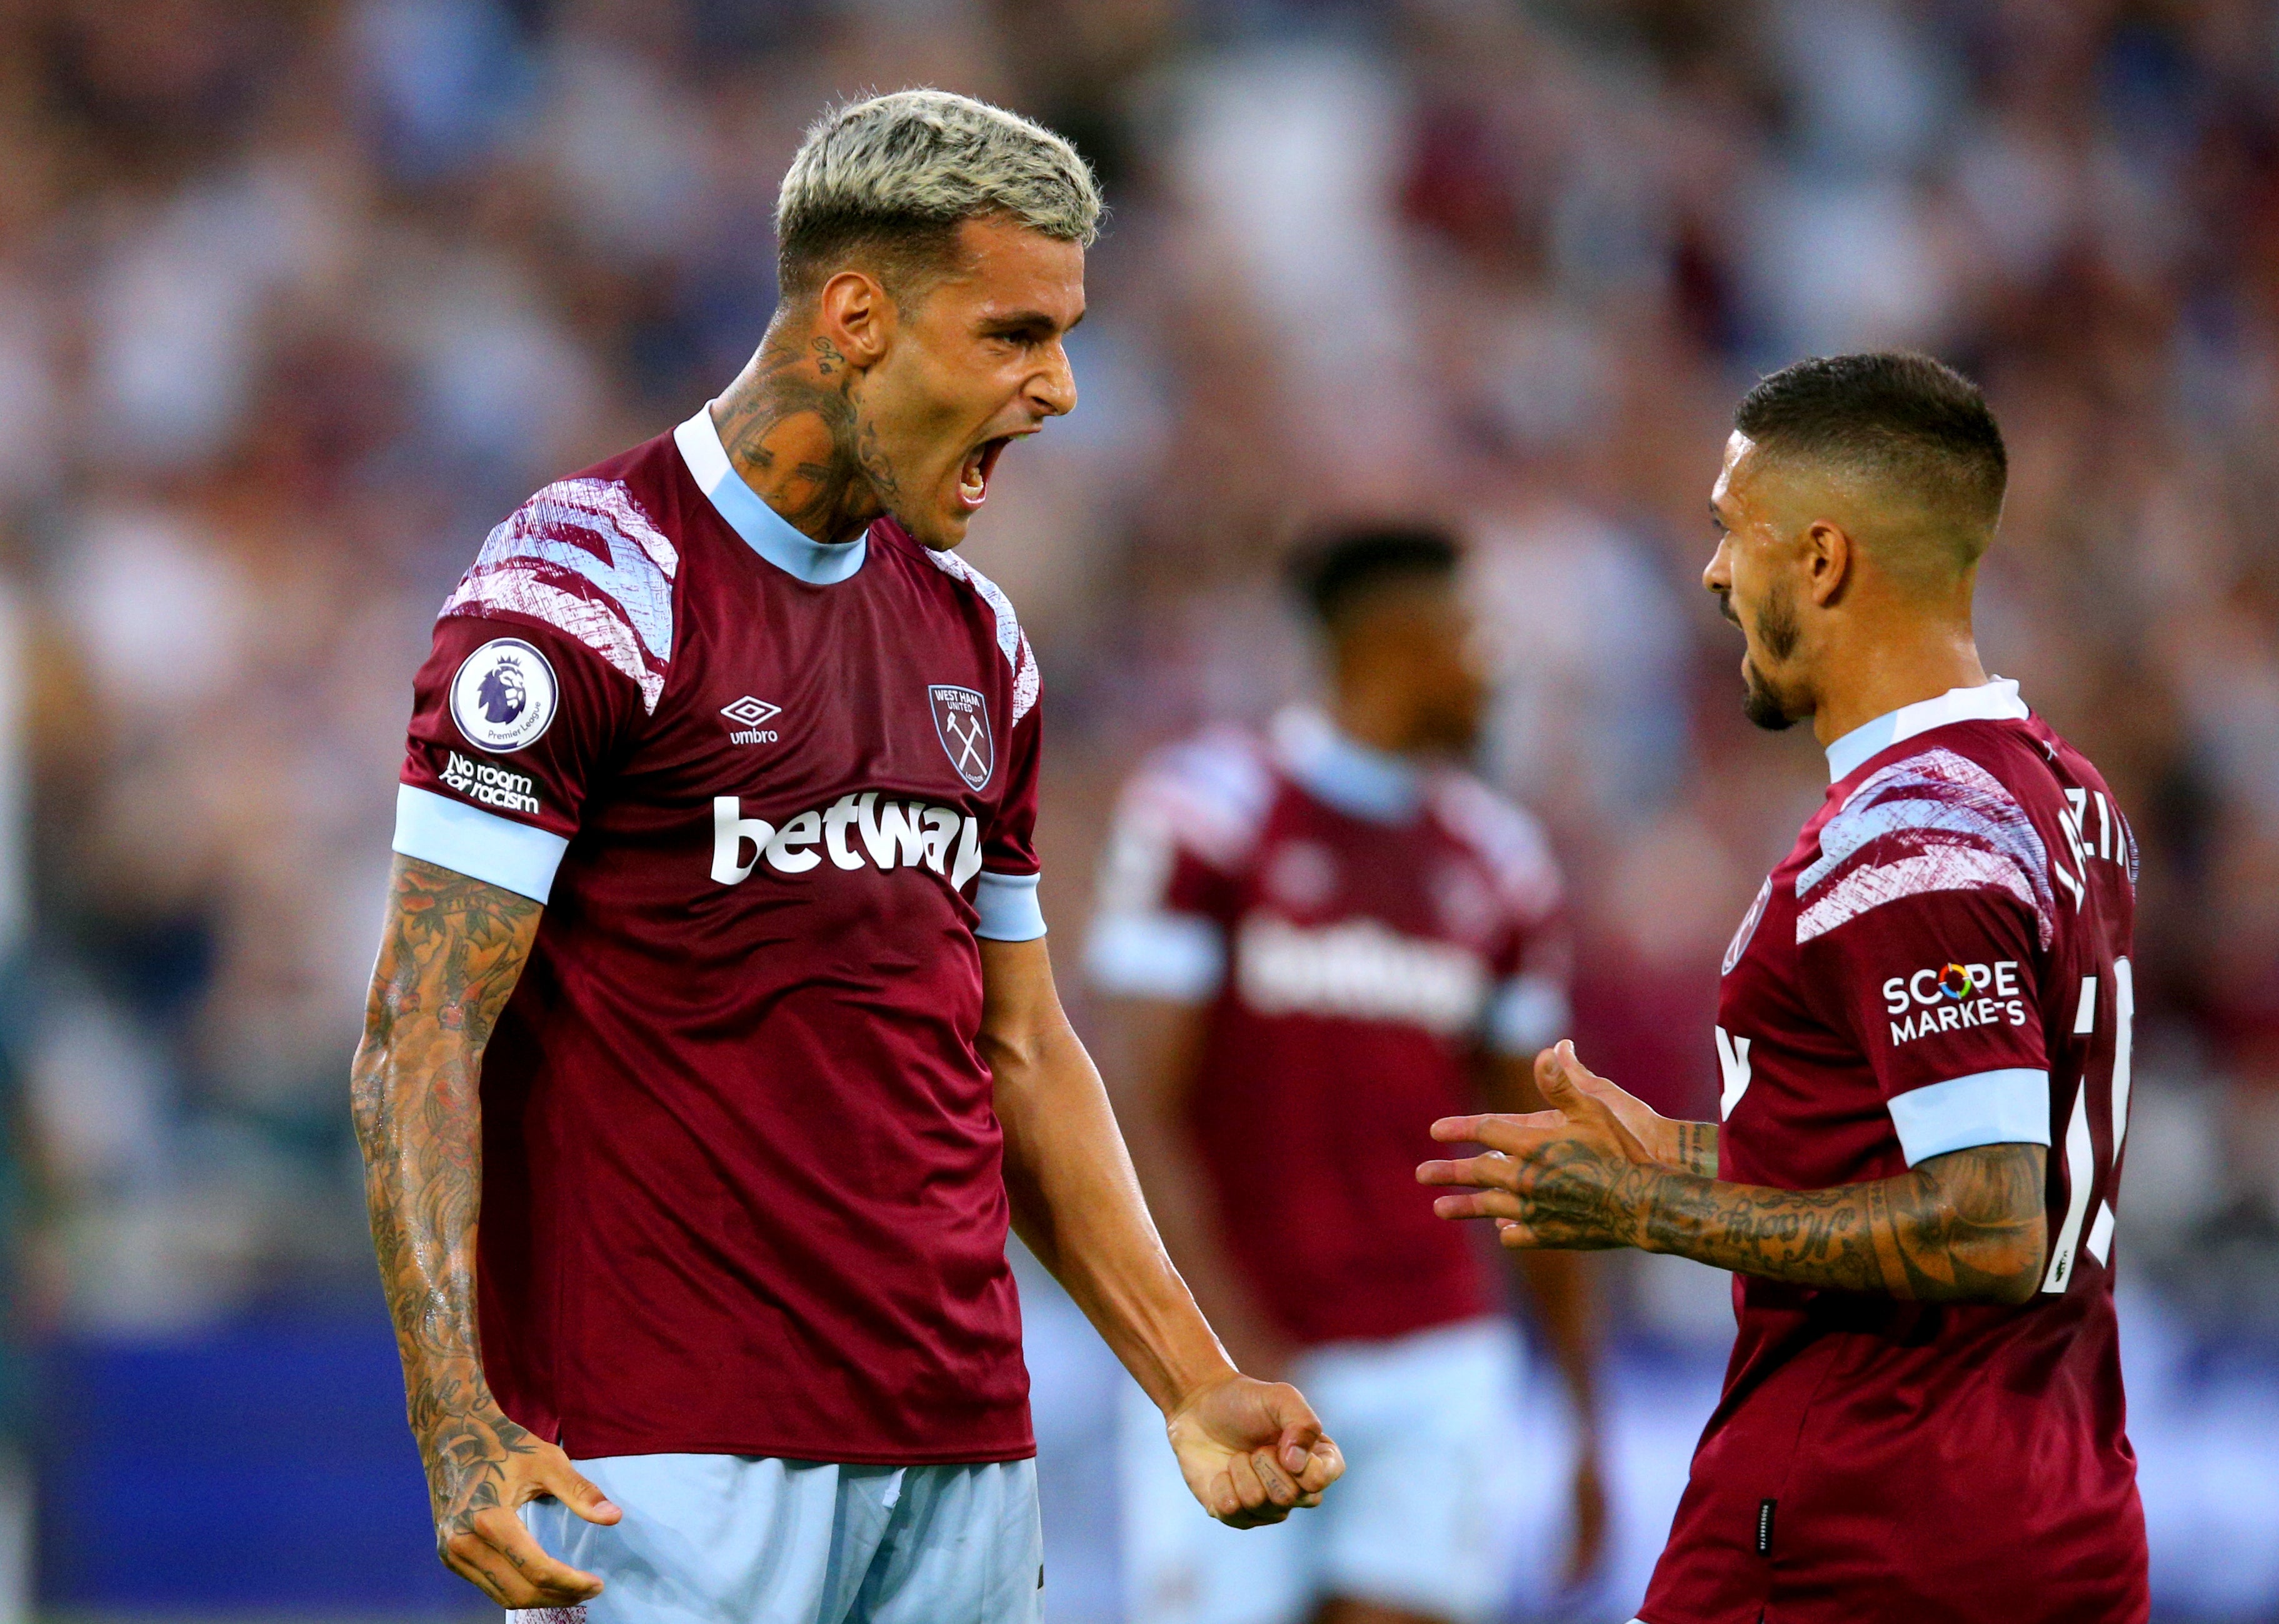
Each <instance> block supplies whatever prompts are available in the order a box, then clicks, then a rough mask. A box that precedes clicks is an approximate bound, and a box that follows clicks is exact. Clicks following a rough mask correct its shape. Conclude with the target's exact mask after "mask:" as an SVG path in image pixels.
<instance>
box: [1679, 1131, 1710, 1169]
mask: <svg viewBox="0 0 2279 1624" xmlns="http://www.w3.org/2000/svg"><path fill="white" fill-rule="evenodd" d="M1677 1165H1678V1166H1679V1167H1681V1168H1684V1169H1685V1170H1686V1171H1687V1172H1688V1173H1699V1174H1700V1175H1701V1176H1702V1177H1704V1178H1715V1177H1716V1176H1717V1124H1716V1123H1715V1122H1680V1123H1678V1124H1677Z"/></svg>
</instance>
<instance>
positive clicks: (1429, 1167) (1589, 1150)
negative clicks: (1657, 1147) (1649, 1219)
mask: <svg viewBox="0 0 2279 1624" xmlns="http://www.w3.org/2000/svg"><path fill="white" fill-rule="evenodd" d="M1535 1081H1536V1085H1537V1086H1538V1087H1539V1088H1540V1089H1541V1090H1542V1091H1543V1098H1544V1099H1546V1101H1548V1102H1549V1104H1550V1106H1551V1109H1549V1110H1547V1111H1530V1112H1526V1113H1523V1114H1505V1113H1496V1114H1489V1115H1478V1116H1447V1117H1443V1118H1441V1119H1440V1120H1439V1122H1434V1123H1433V1124H1432V1137H1433V1138H1436V1139H1438V1140H1439V1141H1441V1142H1442V1143H1443V1144H1477V1145H1486V1146H1487V1147H1488V1148H1487V1151H1486V1152H1485V1153H1484V1154H1482V1155H1477V1156H1472V1157H1469V1158H1466V1159H1465V1160H1463V1161H1428V1162H1426V1163H1424V1164H1423V1166H1422V1167H1420V1168H1417V1169H1416V1178H1417V1182H1418V1183H1419V1184H1446V1185H1454V1186H1461V1188H1460V1189H1459V1190H1458V1191H1457V1192H1456V1193H1454V1194H1452V1195H1444V1196H1441V1197H1439V1199H1436V1200H1435V1201H1434V1202H1433V1203H1432V1210H1433V1212H1435V1213H1436V1214H1439V1216H1441V1217H1443V1218H1492V1219H1494V1220H1495V1221H1496V1228H1497V1230H1498V1231H1499V1233H1498V1236H1497V1238H1498V1239H1499V1240H1500V1241H1501V1242H1502V1243H1503V1244H1504V1245H1506V1246H1509V1247H1512V1248H1515V1249H1518V1248H1523V1247H1552V1248H1560V1249H1566V1250H1574V1251H1592V1250H1598V1249H1602V1248H1606V1247H1610V1246H1637V1245H1643V1244H1644V1237H1645V1215H1646V1196H1647V1191H1648V1187H1649V1185H1650V1184H1651V1183H1652V1182H1653V1181H1654V1179H1655V1178H1657V1177H1660V1176H1665V1175H1667V1174H1668V1173H1669V1171H1670V1168H1669V1165H1668V1163H1667V1161H1666V1160H1665V1158H1663V1157H1662V1156H1660V1155H1657V1154H1656V1153H1654V1151H1653V1150H1650V1149H1649V1148H1648V1147H1647V1145H1646V1143H1645V1142H1644V1141H1643V1140H1642V1139H1641V1138H1640V1134H1641V1132H1644V1133H1647V1134H1657V1132H1658V1130H1656V1129H1655V1127H1654V1124H1656V1123H1660V1124H1661V1125H1662V1126H1663V1127H1669V1126H1672V1124H1670V1123H1669V1122H1668V1121H1667V1119H1665V1118H1663V1117H1661V1116H1659V1115H1656V1114H1655V1113H1654V1110H1653V1109H1652V1108H1651V1107H1648V1106H1647V1105H1646V1103H1645V1102H1644V1101H1643V1100H1640V1099H1636V1098H1634V1097H1633V1096H1631V1095H1630V1094H1626V1093H1624V1092H1623V1091H1622V1090H1621V1089H1619V1088H1616V1087H1615V1085H1614V1084H1612V1083H1609V1082H1608V1081H1607V1079H1606V1078H1604V1077H1601V1076H1593V1075H1592V1073H1591V1071H1590V1070H1589V1069H1587V1068H1585V1066H1584V1064H1583V1062H1582V1061H1579V1060H1577V1058H1576V1056H1575V1046H1574V1045H1573V1044H1572V1043H1571V1042H1566V1041H1562V1042H1561V1043H1560V1045H1559V1046H1557V1047H1556V1048H1551V1049H1546V1050H1544V1051H1543V1053H1540V1054H1539V1055H1537V1056H1536V1057H1535Z"/></svg>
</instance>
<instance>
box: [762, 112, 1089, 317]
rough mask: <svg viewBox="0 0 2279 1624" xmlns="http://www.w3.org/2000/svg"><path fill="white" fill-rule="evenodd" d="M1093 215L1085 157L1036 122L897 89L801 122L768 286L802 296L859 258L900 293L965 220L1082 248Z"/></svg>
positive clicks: (941, 259) (780, 199) (936, 258)
mask: <svg viewBox="0 0 2279 1624" xmlns="http://www.w3.org/2000/svg"><path fill="white" fill-rule="evenodd" d="M1100 212H1101V203H1100V187H1099V183H1098V182H1097V181H1095V180H1093V173H1092V169H1091V167H1090V165H1087V164H1086V163H1085V161H1084V159H1083V158H1082V157H1078V154H1077V150H1076V149H1075V148H1074V147H1072V146H1070V144H1069V143H1068V142H1067V141H1065V140H1064V139H1063V138H1062V137H1061V136H1058V135H1055V134H1053V132H1052V131H1050V130H1048V129H1047V128H1045V127H1044V126H1042V125H1040V124H1036V123H1033V122H1032V121H1031V120H1029V119H1024V118H1022V117H1021V116H1020V115H1019V114H1018V113H1011V112H1008V111H1005V110H1004V109H1003V108H1001V107H993V106H991V105H990V104H989V103H986V102H977V101H975V100H973V99H972V98H971V96H956V95H954V94H952V93H951V92H949V91H947V90H897V91H895V92H894V93H893V94H892V95H890V96H872V97H871V98H870V99H869V100H868V101H863V102H854V103H848V105H846V106H844V107H840V108H835V109H833V111H830V112H827V113H825V114H824V116H823V117H822V118H820V119H817V120H816V121H815V123H814V124H813V125H812V126H810V127H809V129H808V132H807V138H806V140H804V141H803V142H801V143H800V149H799V152H798V154H797V155H796V156H795V157H793V159H792V161H791V168H790V170H789V171H788V172H787V173H786V174H785V175H784V180H783V188H782V189H781V191H779V193H778V194H777V196H776V244H777V247H776V267H777V276H776V280H777V284H778V286H779V288H780V290H781V293H782V295H783V297H785V298H786V299H797V298H803V297H805V296H807V295H810V294H812V293H813V292H814V291H815V290H816V289H817V287H820V286H821V285H822V283H823V281H824V280H825V278H827V277H828V276H830V275H831V274H833V272H836V271H838V270H840V269H841V268H843V267H844V266H846V265H848V264H852V263H856V262H858V261H859V262H861V263H863V264H865V265H867V266H870V267H871V268H875V269H876V270H878V271H879V273H880V277H881V280H884V281H885V282H886V284H887V287H888V289H889V291H891V292H894V293H896V294H898V295H900V294H901V293H902V292H903V291H904V290H905V288H906V287H908V286H909V284H910V283H912V282H913V280H916V279H918V278H921V277H923V275H924V274H925V272H926V271H927V270H928V269H939V268H940V267H942V266H944V265H946V264H948V263H949V262H950V261H952V260H953V259H954V257H955V250H956V242H957V228H958V226H960V225H961V224H963V222H964V221H967V220H973V219H986V218H993V217H1001V218H1007V219H1009V220H1011V221H1013V222H1014V223H1015V224H1017V225H1020V226H1026V227H1027V228H1028V229H1029V230H1031V231H1036V232H1041V233H1043V234H1045V235H1046V236H1048V237H1054V238H1057V239H1058V240H1060V241H1063V242H1076V243H1081V244H1085V245H1086V246H1089V245H1090V243H1091V242H1092V240H1093V237H1094V236H1096V235H1097V234H1099V230H1100ZM898 284H899V286H898Z"/></svg>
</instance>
